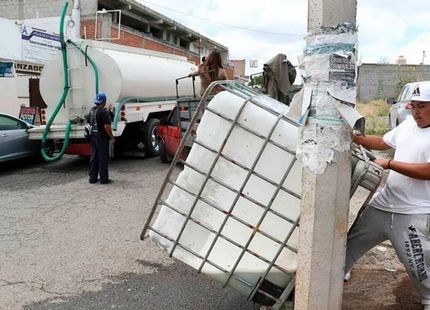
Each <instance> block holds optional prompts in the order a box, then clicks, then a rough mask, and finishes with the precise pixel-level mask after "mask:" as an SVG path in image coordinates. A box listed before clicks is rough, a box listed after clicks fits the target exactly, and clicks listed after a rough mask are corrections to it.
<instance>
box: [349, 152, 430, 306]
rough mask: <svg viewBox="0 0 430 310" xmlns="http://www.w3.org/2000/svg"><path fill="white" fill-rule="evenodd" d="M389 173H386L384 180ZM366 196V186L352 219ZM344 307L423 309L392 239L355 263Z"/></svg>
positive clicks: (354, 204) (358, 195) (355, 203)
mask: <svg viewBox="0 0 430 310" xmlns="http://www.w3.org/2000/svg"><path fill="white" fill-rule="evenodd" d="M375 155H377V157H384V158H391V157H392V153H383V152H376V153H375ZM386 176H387V174H386V173H385V176H384V180H383V182H384V181H385V178H386ZM382 185H383V184H382ZM366 196H367V192H366V191H365V190H362V189H359V190H357V193H356V194H355V195H354V196H353V198H352V200H351V206H350V208H351V211H350V222H352V221H353V220H354V218H355V215H356V213H357V212H358V210H359V208H360V206H361V202H362V201H363V200H364V199H365V197H366ZM343 309H344V310H359V309H369V310H370V309H372V310H373V309H390V310H397V309H398V310H400V309H402V310H415V309H422V306H421V304H420V298H419V296H418V294H417V293H416V292H415V289H414V288H413V286H412V282H411V281H410V280H409V277H408V275H407V274H406V272H405V269H404V267H403V265H402V264H401V263H400V262H399V260H398V259H397V256H396V253H395V251H394V249H393V247H392V246H391V244H390V242H384V243H383V244H381V245H379V246H377V247H375V248H374V249H372V250H371V251H369V252H368V253H367V254H366V255H365V256H363V257H362V258H361V259H360V260H359V261H358V262H357V263H356V264H355V266H354V267H353V269H352V271H351V279H350V280H349V281H348V282H347V283H346V284H345V288H344V297H343Z"/></svg>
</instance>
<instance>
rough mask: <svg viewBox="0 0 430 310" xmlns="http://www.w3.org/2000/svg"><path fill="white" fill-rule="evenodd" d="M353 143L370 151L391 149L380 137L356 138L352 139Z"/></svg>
mask: <svg viewBox="0 0 430 310" xmlns="http://www.w3.org/2000/svg"><path fill="white" fill-rule="evenodd" d="M352 141H354V142H355V143H357V144H361V145H362V146H364V147H365V148H366V149H369V150H379V151H384V150H388V149H390V148H391V146H389V145H388V144H387V143H385V142H384V139H383V138H382V137H379V136H356V135H354V136H353V137H352Z"/></svg>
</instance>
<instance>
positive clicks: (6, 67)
mask: <svg viewBox="0 0 430 310" xmlns="http://www.w3.org/2000/svg"><path fill="white" fill-rule="evenodd" d="M14 76H15V74H14V70H13V62H12V61H5V62H3V61H0V77H14Z"/></svg>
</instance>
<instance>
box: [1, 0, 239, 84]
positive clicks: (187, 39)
mask: <svg viewBox="0 0 430 310" xmlns="http://www.w3.org/2000/svg"><path fill="white" fill-rule="evenodd" d="M63 5H64V2H63V1H58V0H7V1H0V17H4V18H8V19H17V20H26V19H34V18H45V17H54V16H59V15H60V12H61V9H62V7H63ZM71 9H72V8H71V7H70V8H69V14H70V13H71ZM80 9H81V29H80V32H81V37H83V38H86V39H92V40H94V39H96V40H101V39H103V40H106V41H111V42H112V43H116V44H122V45H128V46H133V47H139V48H145V49H150V50H156V51H161V52H165V53H170V54H175V55H181V56H185V57H187V58H188V59H189V60H190V61H192V62H194V63H196V64H199V63H200V59H201V57H202V56H204V55H207V54H208V53H209V52H210V51H211V50H213V49H217V50H218V51H219V52H220V53H221V55H222V58H223V61H224V62H225V63H227V62H228V60H229V54H228V48H227V47H225V46H223V45H222V44H219V43H217V42H215V41H213V40H211V39H210V38H207V37H205V36H203V35H201V34H199V33H198V32H196V31H194V30H192V29H189V28H187V27H186V26H184V25H182V24H180V23H178V22H176V21H174V20H172V19H170V18H168V17H166V16H164V15H162V14H160V13H158V12H156V11H154V10H152V9H150V8H148V7H146V6H144V5H142V4H140V3H138V2H136V1H134V0H84V1H80ZM227 73H228V75H229V77H230V78H233V69H232V68H231V67H229V66H227Z"/></svg>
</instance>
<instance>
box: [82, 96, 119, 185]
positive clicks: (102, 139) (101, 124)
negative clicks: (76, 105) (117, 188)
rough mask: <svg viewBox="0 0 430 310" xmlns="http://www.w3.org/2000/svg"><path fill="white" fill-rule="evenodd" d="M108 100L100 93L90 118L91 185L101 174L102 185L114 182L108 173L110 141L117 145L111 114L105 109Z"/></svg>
mask: <svg viewBox="0 0 430 310" xmlns="http://www.w3.org/2000/svg"><path fill="white" fill-rule="evenodd" d="M106 99H107V98H106V94H105V93H102V92H99V93H98V94H97V96H96V98H95V99H94V104H95V106H94V107H93V108H92V109H91V111H90V114H89V117H88V118H89V122H90V124H91V157H90V167H89V177H90V178H89V182H90V183H97V182H98V176H99V174H100V184H108V183H111V182H112V181H111V180H110V179H109V173H108V162H109V141H110V142H111V143H115V138H114V136H113V133H112V128H111V119H110V115H109V112H108V111H106V109H105V106H106Z"/></svg>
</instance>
